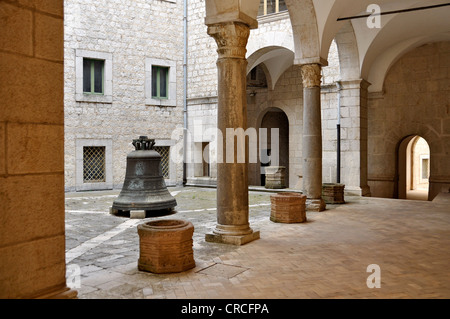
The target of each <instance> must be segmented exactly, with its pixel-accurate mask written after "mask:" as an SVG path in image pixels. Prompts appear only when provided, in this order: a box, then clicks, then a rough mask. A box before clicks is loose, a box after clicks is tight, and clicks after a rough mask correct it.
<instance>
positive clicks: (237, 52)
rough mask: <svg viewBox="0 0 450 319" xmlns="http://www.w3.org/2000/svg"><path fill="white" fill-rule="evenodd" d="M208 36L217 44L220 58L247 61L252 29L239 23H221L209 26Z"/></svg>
mask: <svg viewBox="0 0 450 319" xmlns="http://www.w3.org/2000/svg"><path fill="white" fill-rule="evenodd" d="M208 34H209V35H210V36H212V37H213V38H214V39H215V40H216V43H217V47H218V49H217V53H218V54H219V59H220V58H241V59H245V54H246V53H247V49H246V46H247V41H248V37H249V36H250V27H249V26H248V25H246V24H243V23H239V22H228V23H220V24H214V25H211V26H208Z"/></svg>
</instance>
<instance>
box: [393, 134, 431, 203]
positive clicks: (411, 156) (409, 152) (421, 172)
mask: <svg viewBox="0 0 450 319" xmlns="http://www.w3.org/2000/svg"><path fill="white" fill-rule="evenodd" d="M429 175H430V147H429V145H428V143H427V141H426V140H425V139H424V138H422V137H420V136H418V135H411V136H408V137H406V138H404V139H403V140H402V141H401V142H400V145H399V148H398V198H400V199H412V200H427V199H428V192H429V181H428V179H429Z"/></svg>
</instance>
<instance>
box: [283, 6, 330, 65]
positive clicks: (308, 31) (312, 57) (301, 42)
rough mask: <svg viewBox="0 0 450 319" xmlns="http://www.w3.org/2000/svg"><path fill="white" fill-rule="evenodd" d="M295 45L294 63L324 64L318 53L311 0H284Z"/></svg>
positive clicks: (313, 9) (318, 37) (316, 26)
mask: <svg viewBox="0 0 450 319" xmlns="http://www.w3.org/2000/svg"><path fill="white" fill-rule="evenodd" d="M286 5H287V7H288V10H289V15H290V18H291V24H292V32H293V38H294V46H295V64H308V63H319V64H323V65H326V64H327V63H326V59H324V58H322V57H321V55H320V52H321V50H320V34H319V29H318V25H317V18H316V11H315V8H314V4H313V1H312V0H286Z"/></svg>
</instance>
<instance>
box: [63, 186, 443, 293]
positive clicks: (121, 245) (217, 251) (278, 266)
mask: <svg viewBox="0 0 450 319" xmlns="http://www.w3.org/2000/svg"><path fill="white" fill-rule="evenodd" d="M262 190H263V189H258V188H255V189H251V190H250V191H249V206H250V209H249V210H250V213H249V220H250V226H251V227H252V228H253V229H254V230H259V231H260V232H261V238H260V239H258V240H255V241H253V242H251V243H248V244H246V245H243V246H233V245H225V244H218V243H210V242H206V241H205V234H207V233H209V232H211V231H212V229H213V228H214V226H215V225H216V208H215V207H216V189H214V188H200V187H169V191H170V192H171V194H172V195H173V196H174V197H175V198H176V200H177V204H178V205H177V207H176V208H175V209H176V213H175V214H173V215H170V216H164V217H158V218H168V219H182V220H187V221H190V222H192V223H193V225H194V227H195V231H194V235H193V242H194V244H193V250H194V259H195V262H196V266H195V268H193V269H191V270H188V271H185V272H182V273H174V274H152V273H148V272H142V271H139V270H138V269H137V260H138V258H139V236H138V234H137V225H138V224H140V223H144V222H147V221H150V220H153V219H155V218H145V219H140V218H129V217H119V216H114V215H111V214H110V213H109V208H110V207H111V205H112V202H113V201H114V199H115V198H116V197H117V196H118V194H119V190H114V191H91V192H74V193H66V264H67V278H68V286H71V287H74V285H75V289H76V290H77V292H78V298H80V299H118V298H120V299H324V298H325V299H341V298H346V299H365V298H369V299H385V298H398V299H406V298H408V299H409V298H430V299H435V298H449V297H450V288H449V287H448V282H450V276H449V273H448V268H449V261H450V251H449V249H448V247H449V244H450V232H449V229H450V227H449V226H450V210H449V202H448V200H449V198H448V196H447V197H441V196H438V197H437V198H436V199H435V200H434V201H431V202H430V201H417V200H398V199H384V198H374V197H346V198H345V200H346V203H345V204H341V205H330V204H328V205H327V209H326V210H325V211H323V212H309V211H308V212H307V222H305V223H298V224H280V223H274V222H271V221H270V219H269V217H270V196H271V194H272V193H270V192H266V191H262ZM441 195H448V194H444V193H442V194H441ZM133 217H134V216H133ZM369 265H376V266H378V267H379V273H378V275H379V277H378V279H379V284H380V288H376V287H375V288H369V286H370V285H369V284H368V281H369V280H368V278H369V277H370V276H371V275H372V271H368V266H369Z"/></svg>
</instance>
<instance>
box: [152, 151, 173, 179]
mask: <svg viewBox="0 0 450 319" xmlns="http://www.w3.org/2000/svg"><path fill="white" fill-rule="evenodd" d="M153 149H154V150H155V151H157V152H158V153H159V155H161V166H160V167H161V174H162V176H164V178H165V179H168V178H170V174H169V173H170V171H169V168H170V167H169V163H170V161H169V160H170V156H169V155H170V146H155V147H154V148H153Z"/></svg>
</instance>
